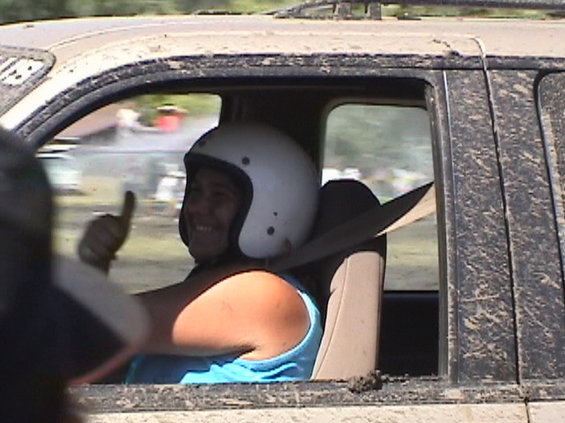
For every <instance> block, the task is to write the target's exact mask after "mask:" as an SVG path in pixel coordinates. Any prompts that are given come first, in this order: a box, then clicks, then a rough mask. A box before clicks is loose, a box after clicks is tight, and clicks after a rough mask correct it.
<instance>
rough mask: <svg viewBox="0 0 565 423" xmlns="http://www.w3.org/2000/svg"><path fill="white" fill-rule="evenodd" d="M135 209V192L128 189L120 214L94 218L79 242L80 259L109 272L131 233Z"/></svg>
mask: <svg viewBox="0 0 565 423" xmlns="http://www.w3.org/2000/svg"><path fill="white" fill-rule="evenodd" d="M134 209H135V194H134V193H133V192H131V191H127V192H126V193H125V195H124V203H123V205H122V210H121V212H120V214H119V215H118V216H115V215H111V214H106V215H104V216H101V217H98V218H96V219H94V220H92V221H91V222H90V223H89V224H88V226H87V228H86V231H85V232H84V235H83V236H82V239H81V240H80V242H79V244H78V256H79V257H80V259H81V260H82V261H83V262H85V263H87V264H90V265H92V266H94V267H97V268H98V269H100V270H102V271H104V272H106V273H107V272H108V270H109V269H110V262H111V261H112V260H114V259H115V258H116V252H117V251H118V250H119V249H120V248H121V246H122V245H123V244H124V242H125V240H126V238H127V236H128V234H129V231H130V224H131V218H132V216H133V211H134Z"/></svg>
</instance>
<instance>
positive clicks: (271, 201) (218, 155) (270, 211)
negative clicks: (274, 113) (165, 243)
mask: <svg viewBox="0 0 565 423" xmlns="http://www.w3.org/2000/svg"><path fill="white" fill-rule="evenodd" d="M184 163H185V166H186V173H187V191H188V190H189V189H190V182H191V179H192V178H193V177H194V174H195V172H196V170H198V168H199V167H201V166H207V167H212V168H214V169H218V170H221V171H224V172H227V173H228V174H229V175H230V176H231V177H233V178H234V179H235V180H236V183H237V184H238V185H240V186H241V187H242V189H243V202H242V207H241V210H239V212H238V214H237V215H236V217H235V219H234V221H233V223H232V226H231V228H230V249H231V252H235V253H236V254H243V255H245V256H247V257H250V258H256V259H259V258H269V257H274V256H276V255H279V254H281V253H283V252H284V251H285V250H286V248H288V243H290V247H291V248H295V247H297V246H299V245H301V244H302V243H303V242H304V241H305V240H306V237H307V236H308V235H309V233H310V229H311V227H312V223H313V221H314V218H315V215H316V210H317V206H318V192H319V181H318V175H317V172H316V168H315V167H314V164H313V163H312V161H311V160H310V158H309V157H308V156H307V155H306V153H305V152H304V151H303V150H302V149H301V148H300V147H299V146H298V144H297V143H296V142H295V141H294V140H292V139H291V138H290V137H288V136H287V135H285V134H283V133H282V132H280V131H278V130H276V129H274V128H271V127H269V126H266V125H260V124H251V123H228V124H222V125H221V126H219V127H217V128H214V129H212V130H210V131H208V132H207V133H205V134H204V135H203V136H202V137H200V138H199V139H198V140H197V141H196V143H195V144H194V145H193V146H192V148H191V149H190V150H189V151H188V153H186V155H185V157H184ZM185 199H186V195H185ZM184 207H185V204H184V203H183V209H184ZM183 215H184V213H183V211H181V214H180V219H179V231H180V235H181V238H182V240H183V242H184V243H185V244H186V245H188V244H189V242H188V233H187V230H186V226H185V221H184V216H183Z"/></svg>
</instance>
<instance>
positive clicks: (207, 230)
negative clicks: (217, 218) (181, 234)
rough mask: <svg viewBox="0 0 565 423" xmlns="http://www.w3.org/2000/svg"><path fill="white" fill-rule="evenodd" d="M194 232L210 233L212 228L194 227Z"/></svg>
mask: <svg viewBox="0 0 565 423" xmlns="http://www.w3.org/2000/svg"><path fill="white" fill-rule="evenodd" d="M194 230H195V231H196V232H212V230H213V229H212V227H211V226H204V225H196V226H195V227H194Z"/></svg>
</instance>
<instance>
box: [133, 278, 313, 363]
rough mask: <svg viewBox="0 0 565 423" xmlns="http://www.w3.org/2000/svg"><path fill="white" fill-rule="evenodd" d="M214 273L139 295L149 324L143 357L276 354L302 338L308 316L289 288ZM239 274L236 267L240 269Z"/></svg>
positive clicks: (276, 280) (269, 280)
mask: <svg viewBox="0 0 565 423" xmlns="http://www.w3.org/2000/svg"><path fill="white" fill-rule="evenodd" d="M234 269H235V267H233V268H232V269H227V268H223V269H216V270H212V271H207V272H203V273H199V274H197V275H196V276H195V277H194V278H191V279H190V280H188V281H185V282H183V283H180V284H177V285H173V286H170V287H166V288H162V289H159V290H157V291H151V292H147V293H142V294H139V298H141V300H142V301H143V303H144V304H145V306H146V307H147V309H148V311H149V313H150V315H151V317H152V320H153V331H152V334H151V336H150V339H149V341H148V343H147V346H146V350H147V351H148V352H158V353H169V354H183V355H218V354H225V353H233V352H235V353H243V354H244V355H243V356H244V357H245V358H250V359H262V358H269V357H273V356H276V355H278V354H281V353H282V352H285V351H287V350H289V349H291V348H292V347H293V346H295V345H296V344H297V343H298V342H300V340H301V339H302V338H303V337H304V335H305V334H306V331H307V330H308V326H309V319H308V312H307V310H306V306H305V305H304V303H303V301H302V299H301V298H300V295H299V294H298V293H297V292H296V290H295V288H294V287H292V286H291V285H289V284H288V283H287V282H286V281H284V280H283V279H281V278H279V277H278V276H277V275H274V274H272V273H268V272H265V271H261V270H248V271H243V272H239V273H236V274H234V271H233V270H234ZM240 269H241V268H240Z"/></svg>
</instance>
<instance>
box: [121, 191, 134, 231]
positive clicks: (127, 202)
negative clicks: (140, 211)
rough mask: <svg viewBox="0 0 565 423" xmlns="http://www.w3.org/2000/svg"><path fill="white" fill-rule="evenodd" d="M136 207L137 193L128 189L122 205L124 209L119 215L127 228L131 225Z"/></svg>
mask: <svg viewBox="0 0 565 423" xmlns="http://www.w3.org/2000/svg"><path fill="white" fill-rule="evenodd" d="M134 209H135V194H134V193H133V192H132V191H126V193H125V194H124V204H123V205H122V210H121V212H120V215H119V216H118V220H119V221H120V223H121V224H122V225H123V226H125V227H126V228H127V227H129V224H130V222H131V218H132V216H133V211H134Z"/></svg>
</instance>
